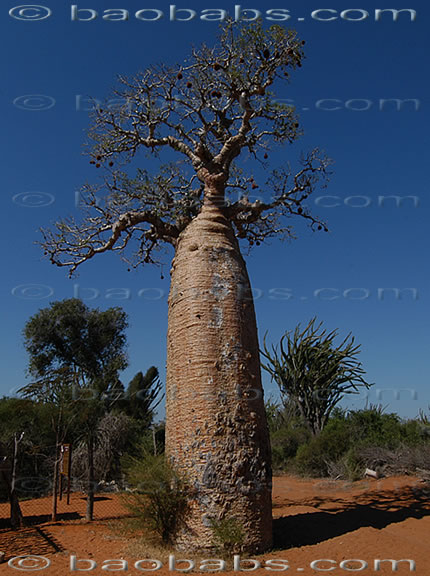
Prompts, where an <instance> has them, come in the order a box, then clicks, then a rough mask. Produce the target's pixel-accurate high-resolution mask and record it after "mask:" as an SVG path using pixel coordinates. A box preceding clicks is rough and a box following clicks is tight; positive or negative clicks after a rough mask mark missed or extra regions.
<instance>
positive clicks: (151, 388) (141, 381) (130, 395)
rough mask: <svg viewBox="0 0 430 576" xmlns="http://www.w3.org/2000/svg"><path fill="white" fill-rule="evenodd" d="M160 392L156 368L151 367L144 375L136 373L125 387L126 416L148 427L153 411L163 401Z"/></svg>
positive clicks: (160, 386) (160, 387)
mask: <svg viewBox="0 0 430 576" xmlns="http://www.w3.org/2000/svg"><path fill="white" fill-rule="evenodd" d="M161 390H162V385H161V382H160V377H159V373H158V368H156V367H155V366H151V367H150V368H148V370H147V371H146V374H145V375H143V372H138V373H137V374H136V375H135V376H134V378H133V379H132V380H131V381H130V382H129V384H128V387H127V392H126V401H127V407H126V412H127V414H128V415H129V416H131V417H132V418H135V419H136V420H139V421H140V422H141V423H142V424H143V425H144V427H148V426H149V425H150V424H151V422H152V420H153V417H154V412H155V409H156V408H157V406H158V405H159V404H160V402H161V401H162V399H163V395H160V392H161Z"/></svg>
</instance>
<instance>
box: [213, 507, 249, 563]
mask: <svg viewBox="0 0 430 576" xmlns="http://www.w3.org/2000/svg"><path fill="white" fill-rule="evenodd" d="M211 528H212V531H213V545H214V547H215V549H216V550H217V552H218V551H219V552H221V553H227V554H232V553H237V552H240V550H241V546H242V544H243V541H244V537H245V533H244V529H243V526H242V524H241V523H240V522H239V521H238V520H237V519H236V518H234V517H232V516H227V517H225V518H222V519H221V520H212V522H211Z"/></svg>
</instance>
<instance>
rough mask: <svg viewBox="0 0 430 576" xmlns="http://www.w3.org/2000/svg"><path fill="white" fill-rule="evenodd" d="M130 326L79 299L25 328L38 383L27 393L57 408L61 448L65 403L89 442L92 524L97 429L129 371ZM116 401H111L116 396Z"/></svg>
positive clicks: (118, 313) (118, 314) (113, 311)
mask: <svg viewBox="0 0 430 576" xmlns="http://www.w3.org/2000/svg"><path fill="white" fill-rule="evenodd" d="M126 327H127V317H126V314H125V312H124V311H123V310H121V309H120V308H109V309H108V310H105V311H100V310H98V309H92V310H91V309H89V308H88V307H87V306H86V305H85V304H84V303H83V302H82V301H81V300H78V299H75V298H74V299H69V300H62V301H59V302H53V303H52V304H51V305H50V306H49V307H48V308H44V309H42V310H39V312H38V313H37V314H35V315H34V316H33V317H32V318H30V320H29V321H28V322H27V324H26V326H25V329H24V337H25V347H26V349H27V352H28V353H29V369H28V370H29V374H30V375H31V376H32V377H35V378H36V381H35V382H33V383H31V384H29V385H28V386H25V387H24V388H22V393H23V394H25V395H27V396H32V397H36V398H38V399H39V400H42V401H47V402H56V403H58V406H59V412H58V418H59V420H58V421H57V445H58V443H59V441H60V440H63V439H64V428H63V427H62V417H63V416H62V415H63V412H64V404H65V402H70V401H72V403H73V408H74V416H75V419H74V426H77V427H78V428H79V431H80V432H81V434H82V437H83V438H84V439H85V443H86V446H87V453H88V490H87V492H88V498H87V513H86V515H87V519H88V520H92V518H93V508H94V482H95V478H94V449H95V443H96V440H97V424H98V422H99V421H100V419H101V418H102V416H103V415H104V413H105V412H106V404H105V401H104V399H105V396H104V395H107V396H108V397H110V398H111V397H112V396H111V395H110V394H109V392H110V390H111V388H115V387H117V385H118V372H119V371H120V370H122V369H124V368H125V367H126V366H127V358H126V354H125V344H126V337H125V333H124V331H125V329H126ZM113 398H114V400H112V401H111V402H114V401H115V399H116V395H114V396H113ZM56 462H58V458H56ZM54 488H55V487H54Z"/></svg>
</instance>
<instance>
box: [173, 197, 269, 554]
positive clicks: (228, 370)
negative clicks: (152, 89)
mask: <svg viewBox="0 0 430 576" xmlns="http://www.w3.org/2000/svg"><path fill="white" fill-rule="evenodd" d="M167 354H168V360H167V394H166V452H167V454H168V455H169V457H170V459H171V461H172V463H173V464H174V466H175V467H176V468H177V469H178V471H179V472H182V473H183V474H184V475H185V477H186V478H187V479H188V482H189V483H190V484H191V487H192V489H193V493H194V495H193V497H192V498H193V499H192V501H191V506H190V511H189V513H188V515H187V516H186V517H185V524H184V525H182V526H181V527H180V529H179V531H178V533H177V535H176V539H175V542H176V545H177V547H178V548H179V549H181V550H197V549H210V548H212V547H213V543H214V536H213V530H212V528H211V523H212V521H218V522H219V521H220V520H223V519H230V518H234V519H235V522H236V523H237V524H238V525H239V526H240V527H241V529H242V531H243V534H244V541H243V547H242V549H243V550H244V551H252V552H258V551H263V550H265V549H267V548H269V547H270V545H271V542H272V510H271V457H270V444H269V436H268V429H267V423H266V416H265V410H264V402H263V392H262V387H261V375H260V361H259V347H258V337H257V327H256V320H255V312H254V305H253V300H252V295H251V290H250V284H249V279H248V274H247V271H246V266H245V262H244V260H243V258H242V256H241V254H240V251H239V246H238V242H237V240H236V238H235V236H234V234H233V230H232V228H231V225H230V223H229V221H228V220H227V219H226V218H225V217H224V216H223V214H222V211H221V210H220V209H219V208H217V206H216V204H211V203H210V202H206V204H205V206H204V207H203V209H202V211H201V213H200V214H199V216H198V217H197V218H195V219H194V220H193V221H192V222H191V223H190V224H189V226H188V227H187V228H186V229H185V230H184V232H183V233H182V234H181V236H180V238H179V242H178V245H177V249H176V254H175V258H174V260H173V265H172V271H171V290H170V296H169V327H168V352H167Z"/></svg>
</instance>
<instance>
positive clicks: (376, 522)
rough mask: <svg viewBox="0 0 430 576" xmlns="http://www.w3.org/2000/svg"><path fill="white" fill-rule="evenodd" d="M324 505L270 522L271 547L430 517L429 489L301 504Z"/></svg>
mask: <svg viewBox="0 0 430 576" xmlns="http://www.w3.org/2000/svg"><path fill="white" fill-rule="evenodd" d="M303 504H305V505H306V506H312V507H314V508H323V507H324V505H326V506H328V505H329V509H330V511H316V512H309V513H306V514H295V515H294V514H293V515H291V516H282V517H280V518H275V519H274V521H273V538H274V548H275V549H276V548H278V549H286V548H293V547H298V546H309V545H313V544H318V543H320V542H323V541H325V540H329V539H331V538H336V537H337V536H341V535H342V534H346V533H348V532H353V531H354V530H358V529H359V528H365V527H372V528H377V529H381V528H385V527H386V526H389V525H390V524H393V523H397V522H403V521H404V520H407V519H408V518H417V519H420V518H424V517H425V516H430V500H429V488H428V487H427V488H426V487H405V488H403V489H402V490H399V491H395V492H392V491H387V492H378V493H374V492H373V493H370V494H369V493H367V494H363V495H362V496H358V497H357V498H356V499H355V501H354V502H351V500H345V499H342V498H334V499H328V498H327V499H323V498H313V499H312V500H309V501H308V502H306V503H304V502H300V505H303Z"/></svg>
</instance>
